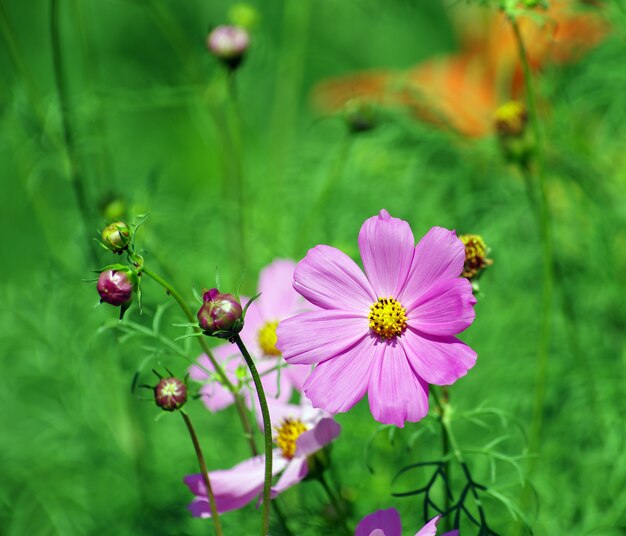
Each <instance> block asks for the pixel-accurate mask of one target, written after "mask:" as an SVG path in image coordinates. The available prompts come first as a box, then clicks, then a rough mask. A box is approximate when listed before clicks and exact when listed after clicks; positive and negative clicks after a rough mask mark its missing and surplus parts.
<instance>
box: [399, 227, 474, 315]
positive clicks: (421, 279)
mask: <svg viewBox="0 0 626 536" xmlns="http://www.w3.org/2000/svg"><path fill="white" fill-rule="evenodd" d="M464 263H465V246H464V245H463V242H461V241H460V240H459V239H458V237H457V236H456V233H455V232H454V231H449V230H448V229H444V228H443V227H433V228H432V229H431V230H430V231H428V232H427V233H426V235H424V237H423V238H422V239H421V240H420V241H419V243H418V244H417V246H415V252H414V254H413V262H412V263H411V269H410V271H409V275H408V277H407V279H406V283H405V285H404V288H403V289H402V291H401V292H400V293H399V294H398V299H399V300H400V302H402V303H403V304H409V303H414V302H415V301H416V300H417V299H418V298H419V297H420V296H421V295H422V294H423V293H424V292H426V291H427V290H428V289H429V288H430V287H431V286H432V285H434V284H435V283H437V282H438V281H440V280H442V279H452V278H455V277H459V276H460V275H461V273H462V272H463V264H464Z"/></svg>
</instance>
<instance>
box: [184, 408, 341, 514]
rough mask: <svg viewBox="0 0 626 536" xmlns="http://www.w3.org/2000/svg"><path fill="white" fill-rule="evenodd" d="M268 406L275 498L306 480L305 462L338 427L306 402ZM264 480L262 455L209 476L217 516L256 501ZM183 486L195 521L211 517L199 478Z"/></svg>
mask: <svg viewBox="0 0 626 536" xmlns="http://www.w3.org/2000/svg"><path fill="white" fill-rule="evenodd" d="M268 403H269V406H270V419H271V421H272V426H273V429H274V431H275V436H274V442H275V444H276V445H277V447H278V448H275V449H274V450H273V451H272V472H273V474H274V476H275V475H278V474H280V475H281V476H280V478H279V479H278V482H276V484H275V485H274V486H273V487H272V498H274V497H276V496H277V495H278V494H279V493H282V492H283V491H285V490H286V489H288V488H290V487H292V486H294V485H296V484H297V483H298V482H300V481H301V480H303V479H304V477H306V475H307V474H308V472H309V465H308V459H307V458H308V457H309V456H311V455H312V454H315V452H317V451H318V450H320V449H322V448H324V447H325V446H326V445H328V444H329V443H330V442H331V441H333V440H334V439H335V438H336V437H337V436H338V435H339V433H340V431H341V427H340V426H339V424H337V423H336V422H335V421H334V419H333V418H332V416H331V415H329V414H327V413H326V412H325V411H323V410H319V409H314V408H313V407H312V406H311V404H310V402H309V401H308V400H306V399H303V401H302V405H300V406H294V405H291V404H282V403H280V402H278V401H276V400H271V401H268ZM264 477H265V456H264V455H260V456H255V457H254V458H250V459H248V460H245V461H243V462H241V463H239V464H237V465H235V466H234V467H232V468H231V469H227V470H221V471H212V472H210V473H209V479H210V481H211V488H212V489H213V494H214V495H215V502H216V505H217V510H218V512H219V513H222V512H228V511H230V510H235V509H237V508H241V507H243V506H245V505H246V504H248V503H249V502H250V501H252V500H253V499H254V498H256V497H258V496H259V495H260V493H261V492H262V490H263V484H264ZM184 482H185V484H187V486H188V487H189V489H190V490H191V492H192V493H193V494H194V495H195V496H196V498H195V499H194V500H193V502H192V503H191V504H190V505H189V509H190V510H191V513H192V514H193V515H194V516H196V517H210V515H211V511H210V508H209V502H208V499H207V495H206V487H205V485H204V480H203V478H202V475H201V474H195V475H189V476H186V477H185V478H184Z"/></svg>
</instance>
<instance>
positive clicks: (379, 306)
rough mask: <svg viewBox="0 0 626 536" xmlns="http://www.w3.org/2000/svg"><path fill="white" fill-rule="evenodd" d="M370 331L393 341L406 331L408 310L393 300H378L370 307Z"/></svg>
mask: <svg viewBox="0 0 626 536" xmlns="http://www.w3.org/2000/svg"><path fill="white" fill-rule="evenodd" d="M369 321H370V329H372V330H373V331H375V332H376V333H378V334H379V335H380V336H381V337H385V338H387V339H391V338H393V337H395V336H397V335H401V334H402V332H403V331H404V330H405V329H406V309H405V308H404V307H402V305H400V302H399V301H396V300H394V299H393V298H378V301H377V302H376V303H374V304H373V305H372V306H370V315H369Z"/></svg>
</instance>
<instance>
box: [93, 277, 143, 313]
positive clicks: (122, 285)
mask: <svg viewBox="0 0 626 536" xmlns="http://www.w3.org/2000/svg"><path fill="white" fill-rule="evenodd" d="M134 279H135V274H134V273H133V272H132V270H130V269H126V270H105V271H104V272H102V273H101V274H100V277H99V278H98V294H100V300H101V301H103V302H105V303H109V304H111V305H115V306H119V305H125V304H127V303H130V301H131V300H132V299H133V290H134V289H135V285H134V284H133V281H134Z"/></svg>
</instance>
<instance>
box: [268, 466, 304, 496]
mask: <svg viewBox="0 0 626 536" xmlns="http://www.w3.org/2000/svg"><path fill="white" fill-rule="evenodd" d="M308 472H309V465H308V463H307V461H306V458H294V459H293V460H291V461H290V462H289V464H288V465H287V468H286V469H285V471H284V472H283V474H282V475H280V478H279V479H278V482H276V485H275V486H272V499H273V498H274V497H276V496H277V495H278V494H279V493H282V492H283V491H285V490H286V489H287V488H290V487H291V486H295V485H296V484H297V483H298V482H301V481H302V479H304V477H305V476H306V475H307V474H308Z"/></svg>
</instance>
